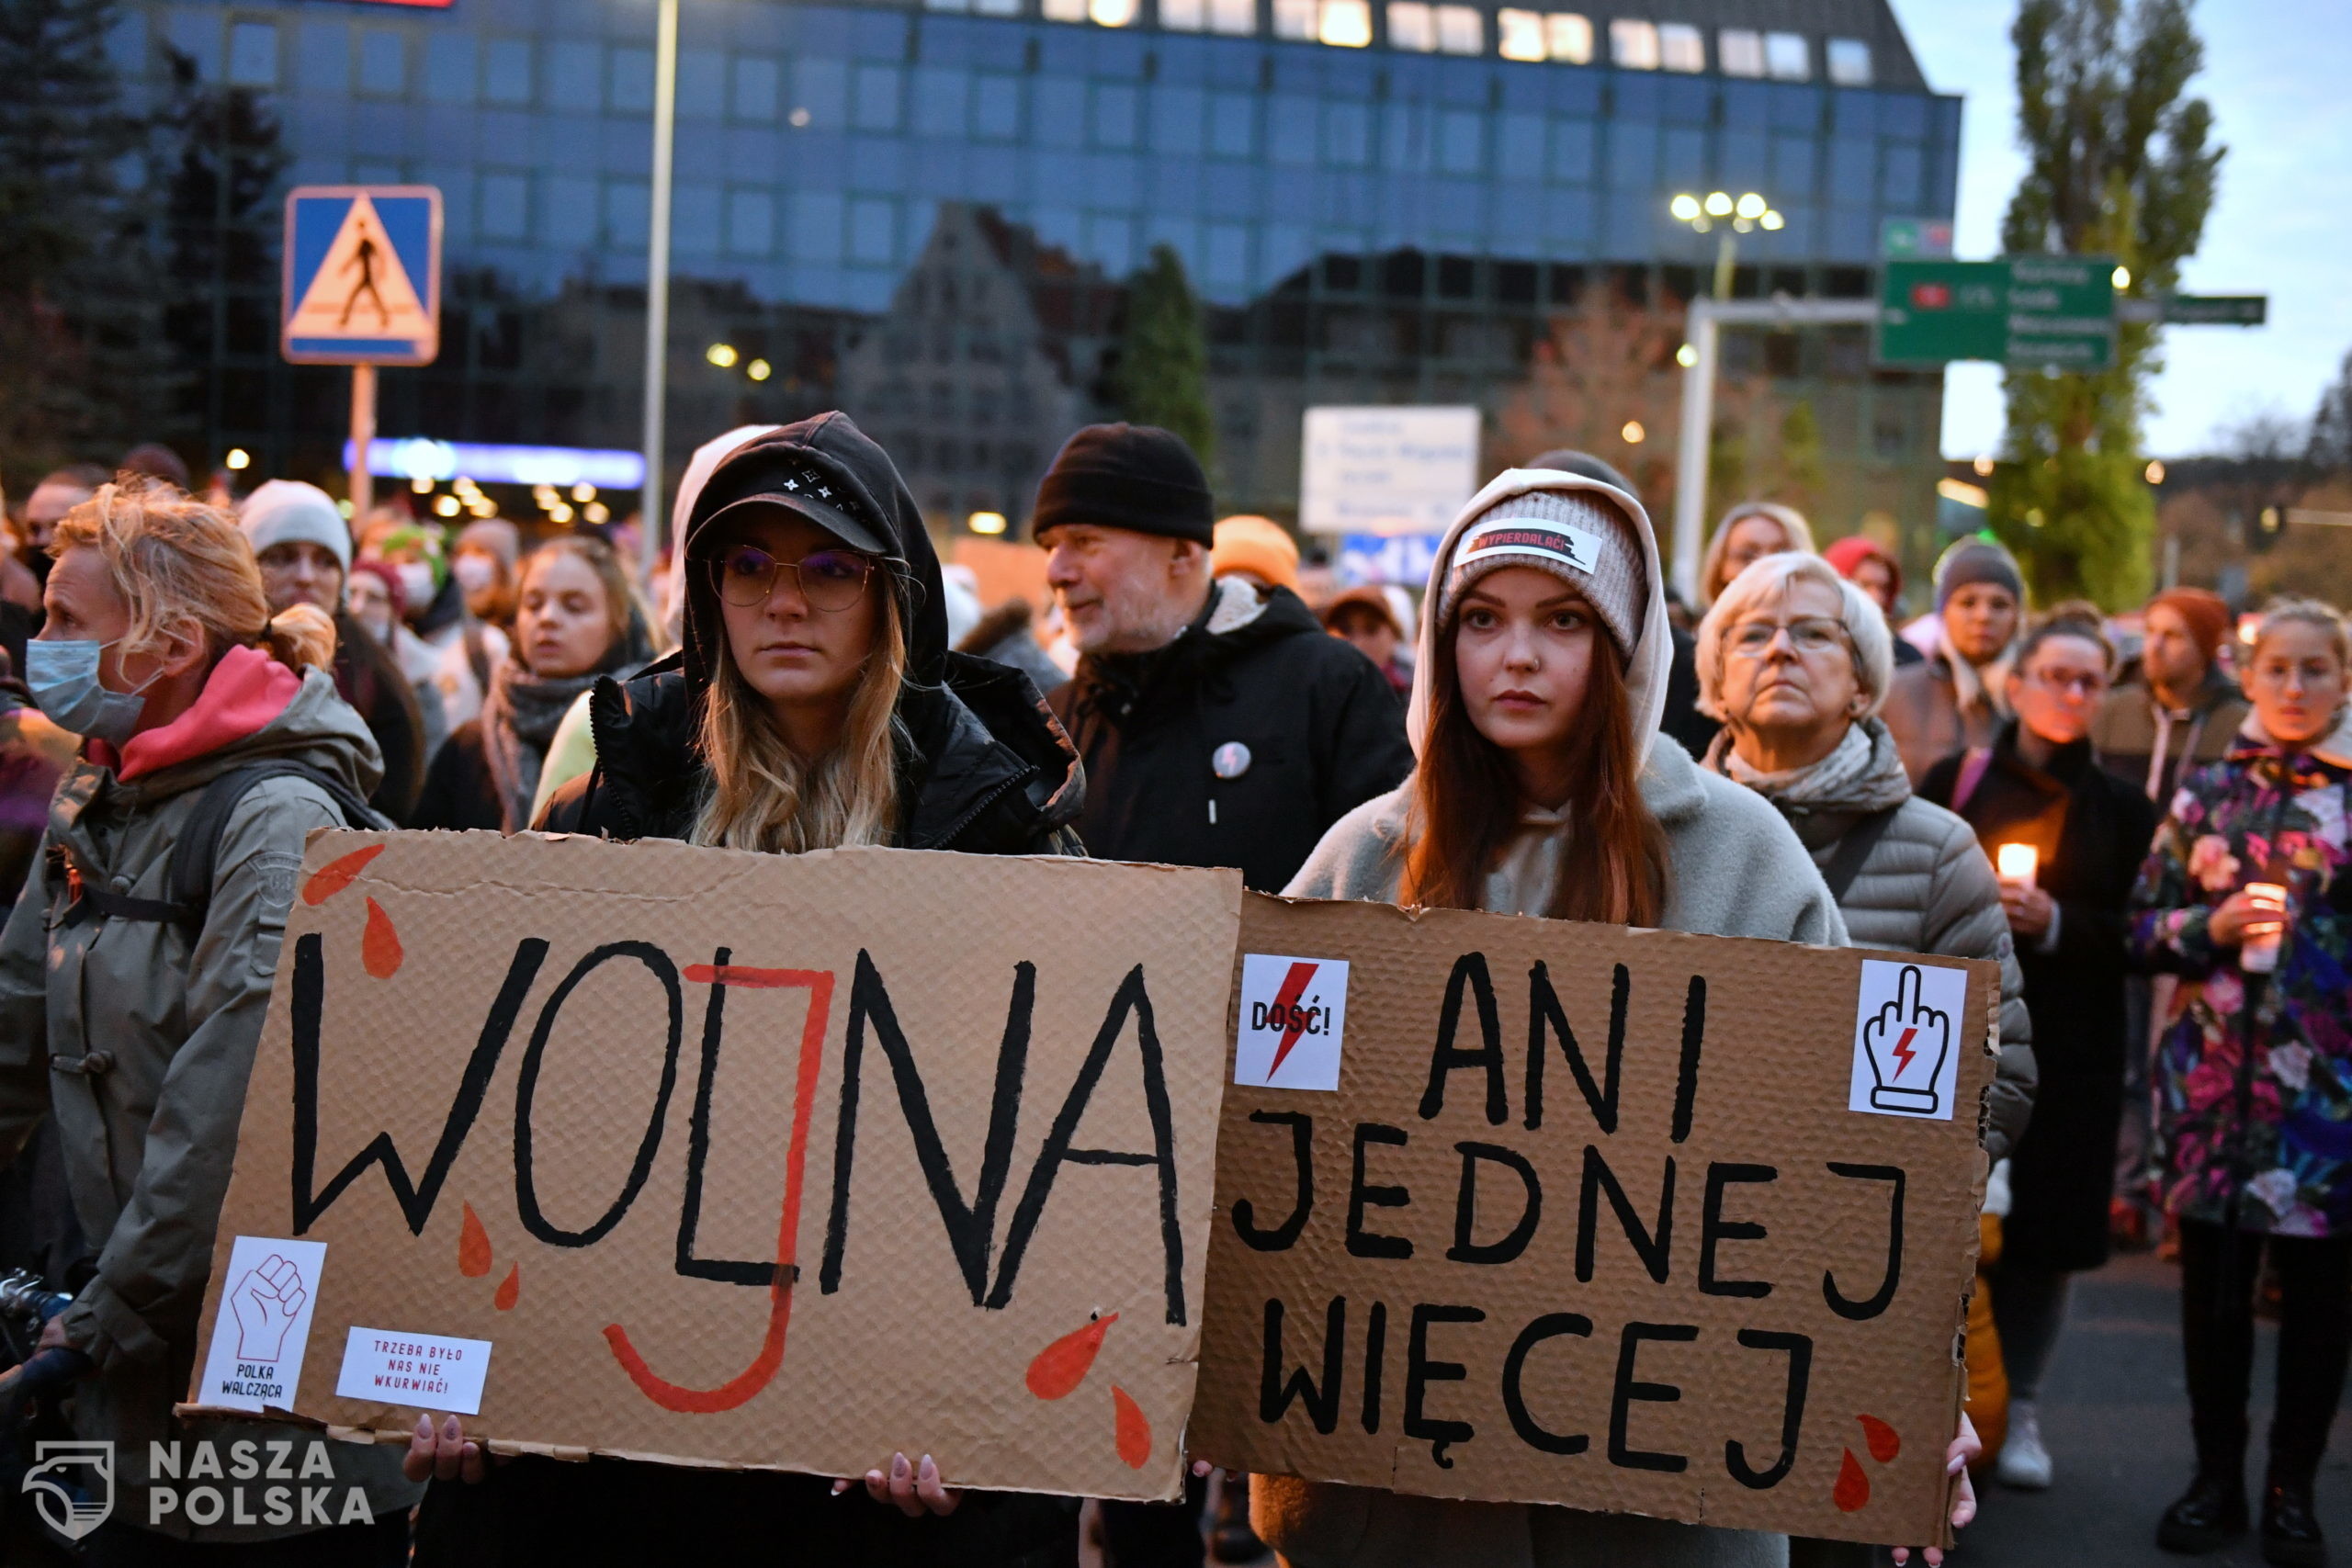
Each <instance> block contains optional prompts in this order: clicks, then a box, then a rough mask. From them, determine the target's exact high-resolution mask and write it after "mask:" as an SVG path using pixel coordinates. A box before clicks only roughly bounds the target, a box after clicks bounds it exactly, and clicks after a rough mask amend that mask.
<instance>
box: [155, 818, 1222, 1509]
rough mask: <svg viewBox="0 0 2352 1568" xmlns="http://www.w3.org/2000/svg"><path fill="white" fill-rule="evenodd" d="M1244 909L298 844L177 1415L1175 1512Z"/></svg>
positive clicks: (531, 846) (640, 861)
mask: <svg viewBox="0 0 2352 1568" xmlns="http://www.w3.org/2000/svg"><path fill="white" fill-rule="evenodd" d="M1240 896H1241V884H1240V878H1239V875H1238V874H1236V873H1232V872H1219V871H1197V870H1175V869H1170V868H1163V867H1137V866H1118V865H1109V864H1103V863H1090V862H1084V861H1075V860H1048V859H1039V860H1002V859H986V858H980V857H972V856H964V855H950V854H940V853H917V852H905V851H894V850H852V851H843V852H832V853H819V854H809V855H798V856H777V855H762V854H745V853H734V852H724V851H716V850H696V849H689V848H687V847H685V846H684V845H676V844H666V843H654V842H648V843H640V844H633V845H627V846H615V845H607V844H603V843H599V842H595V841H592V840H584V839H543V838H539V837H537V836H524V837H518V838H515V839H503V838H501V837H499V836H497V835H494V834H483V833H474V834H465V835H453V834H422V833H392V834H380V833H348V832H331V833H323V834H319V835H315V836H313V838H312V840H311V845H310V852H309V855H308V858H307V861H306V863H305V867H304V875H303V882H302V888H301V897H299V898H298V899H297V900H296V903H295V906H294V909H293V912H292V915H291V917H290V919H289V920H288V926H287V932H286V945H285V949H284V953H283V956H282V958H281V960H280V963H279V968H278V975H277V990H276V993H275V995H274V996H273V997H272V998H271V1004H270V1013H269V1019H268V1022H267V1024H266V1028H265V1030H264V1032H263V1036H262V1043H261V1047H260V1052H259V1055H258V1057H257V1059H256V1062H255V1065H254V1076H253V1080H252V1088H251V1091H250V1093H249V1095H248V1097H247V1100H246V1109H245V1116H244V1122H243V1131H242V1134H241V1137H240V1143H239V1145H238V1150H237V1158H236V1164H235V1170H234V1174H233V1177H232V1181H231V1184H230V1190H229V1196H228V1201H227V1203H226V1206H225V1207H224V1209H223V1211H222V1216H221V1222H220V1233H219V1235H218V1237H217V1240H216V1243H215V1247H214V1254H213V1257H214V1269H213V1279H212V1284H211V1287H210V1293H209V1300H208V1302H207V1303H206V1318H205V1322H206V1328H205V1339H204V1344H205V1345H206V1347H207V1348H208V1350H209V1351H218V1352H219V1354H218V1355H214V1356H210V1357H209V1358H208V1359H207V1361H206V1362H205V1363H204V1364H205V1365H206V1366H207V1368H208V1371H207V1372H206V1373H204V1374H199V1377H198V1382H197V1385H196V1387H195V1388H194V1389H193V1390H192V1392H191V1400H190V1403H191V1404H195V1405H198V1406H208V1405H209V1406H213V1407H219V1406H221V1405H224V1404H231V1403H249V1402H250V1398H251V1395H252V1394H253V1393H254V1391H257V1390H264V1389H269V1388H272V1387H273V1386H274V1384H273V1382H272V1380H273V1378H282V1379H286V1380H287V1381H289V1382H292V1385H293V1386H294V1387H295V1389H296V1391H297V1392H296V1393H295V1395H294V1397H293V1399H292V1402H291V1411H292V1413H293V1414H295V1415H298V1416H302V1417H307V1418H311V1419H314V1420H317V1421H321V1422H323V1423H326V1424H328V1425H330V1426H333V1427H345V1428H356V1429H362V1430H373V1431H375V1432H377V1433H379V1434H380V1435H384V1436H386V1437H390V1436H392V1435H395V1434H404V1433H405V1431H406V1430H407V1429H408V1428H410V1427H413V1425H414V1423H415V1420H416V1416H417V1414H418V1411H419V1410H420V1409H431V1410H435V1411H442V1410H450V1409H460V1408H467V1407H469V1405H470V1404H472V1403H473V1402H476V1401H478V1402H479V1405H480V1413H479V1415H478V1416H469V1427H470V1428H471V1429H473V1430H476V1431H478V1432H480V1433H481V1434H482V1435H484V1436H486V1437H487V1438H489V1439H490V1440H491V1443H492V1448H493V1449H494V1450H538V1451H552V1452H559V1453H584V1452H588V1451H594V1452H601V1453H610V1454H619V1455H626V1456H633V1457H640V1458H660V1459H665V1460H671V1461H684V1462H694V1463H704V1464H718V1465H739V1466H741V1465H758V1466H765V1467H774V1468H779V1469H786V1470H797V1471H804V1472H814V1473H818V1474H826V1475H854V1474H861V1473H863V1472H865V1470H866V1469H868V1468H869V1467H871V1466H873V1465H874V1464H876V1463H877V1462H881V1461H887V1459H888V1455H889V1454H890V1453H891V1452H892V1451H893V1450H904V1451H906V1452H908V1453H910V1454H912V1453H930V1454H933V1455H934V1456H935V1457H936V1458H937V1460H938V1461H939V1465H940V1468H941V1471H942V1472H943V1473H944V1474H945V1475H946V1476H947V1477H948V1478H949V1479H950V1481H951V1482H953V1483H959V1484H966V1485H973V1486H980V1487H994V1488H1008V1489H1019V1490H1031V1491H1046V1492H1065V1493H1076V1494H1084V1495H1101V1496H1110V1497H1133V1498H1158V1497H1173V1496H1175V1495H1178V1493H1179V1492H1180V1490H1181V1488H1182V1475H1183V1456H1182V1453H1181V1451H1180V1444H1181V1442H1182V1434H1183V1430H1184V1426H1185V1422H1186V1418H1187V1416H1188V1413H1189V1412H1190V1410H1191V1407H1192V1401H1193V1382H1194V1374H1195V1367H1196V1361H1197V1355H1198V1347H1199V1335H1200V1324H1201V1306H1202V1288H1203V1287H1202V1281H1203V1273H1204V1266H1205V1262H1206V1256H1207V1229H1208V1224H1209V1218H1210V1213H1211V1201H1212V1197H1213V1191H1214V1188H1213V1180H1212V1166H1213V1162H1214V1157H1215V1145H1216V1131H1217V1104H1218V1096H1219V1094H1220V1091H1221V1083H1222V1078H1223V1070H1224V1066H1225V1060H1226V1058H1225V1039H1226V1022H1227V1001H1228V996H1229V991H1230V987H1231V984H1232V976H1233V963H1234V944H1235V932H1236V931H1237V927H1238V906H1239V900H1240ZM850 1054H854V1055H855V1057H856V1063H857V1066H856V1070H855V1072H854V1076H852V1075H850V1074H849V1073H848V1072H847V1071H846V1069H845V1061H846V1060H847V1059H848V1056H849V1055H850ZM779 1195H781V1198H780V1196H779ZM240 1238H243V1240H241V1239H240ZM283 1242H295V1243H300V1244H323V1252H322V1253H318V1252H316V1251H313V1250H305V1249H303V1248H301V1247H297V1248H294V1249H289V1248H288V1247H284V1246H282V1245H277V1244H279V1243H283ZM241 1248H242V1251H241V1250H240V1249H241ZM236 1258H244V1259H245V1260H246V1261H247V1263H248V1265H249V1266H248V1267H246V1268H243V1269H232V1267H231V1265H232V1260H233V1259H236ZM779 1260H781V1261H782V1268H781V1271H780V1272H779V1267H778V1265H779ZM224 1296H226V1297H228V1298H229V1300H228V1301H227V1303H226V1305H225V1308H224V1302H223V1298H224ZM303 1314H307V1315H303ZM297 1316H300V1317H301V1319H302V1321H301V1324H300V1328H301V1333H300V1334H296V1333H294V1332H293V1331H292V1326H291V1325H292V1320H293V1319H294V1318H295V1317H297ZM361 1331H364V1332H361ZM305 1341H307V1351H308V1353H307V1356H304V1355H303V1349H304V1343H305ZM215 1361H220V1362H223V1363H224V1364H225V1365H226V1367H227V1369H228V1370H227V1371H225V1372H223V1373H222V1377H221V1380H220V1390H217V1391H209V1384H208V1378H209V1373H210V1371H211V1370H212V1363H213V1362H215ZM370 1390H377V1391H382V1392H381V1394H380V1396H370V1395H369V1394H368V1392H367V1391H370ZM346 1391H356V1392H346ZM208 1393H210V1396H209V1397H208ZM241 1395H243V1398H241V1397H240V1396H241ZM267 1403H271V1404H275V1403H276V1401H268V1402H267Z"/></svg>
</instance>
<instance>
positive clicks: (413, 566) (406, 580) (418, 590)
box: [393, 560, 435, 614]
mask: <svg viewBox="0 0 2352 1568" xmlns="http://www.w3.org/2000/svg"><path fill="white" fill-rule="evenodd" d="M393 570H396V571H398V572H399V573H400V574H401V597H402V598H403V599H406V600H407V601H408V602H409V604H411V605H413V606H414V608H415V609H416V610H417V611H418V613H420V614H422V613H423V611H424V607H425V606H426V605H427V604H432V603H433V593H434V588H435V584H434V581H433V569H432V568H431V567H429V566H427V565H426V564H425V563H424V562H423V561H421V560H413V561H405V562H403V563H401V565H400V566H398V567H395V568H394V569H393Z"/></svg>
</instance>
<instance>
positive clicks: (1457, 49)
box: [1437, 6, 1487, 54]
mask: <svg viewBox="0 0 2352 1568" xmlns="http://www.w3.org/2000/svg"><path fill="white" fill-rule="evenodd" d="M1437 47H1438V50H1439V51H1440V52H1441V53H1444V54H1484V53H1486V52H1487V18H1486V14H1485V13H1484V12H1482V11H1480V10H1478V9H1477V8H1476V6H1439V7H1438V8H1437Z"/></svg>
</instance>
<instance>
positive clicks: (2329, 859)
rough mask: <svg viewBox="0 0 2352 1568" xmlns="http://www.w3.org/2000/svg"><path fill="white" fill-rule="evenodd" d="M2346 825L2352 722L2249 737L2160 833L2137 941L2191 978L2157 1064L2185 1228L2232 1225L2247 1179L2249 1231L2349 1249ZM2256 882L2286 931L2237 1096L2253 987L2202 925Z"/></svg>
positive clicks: (2351, 883)
mask: <svg viewBox="0 0 2352 1568" xmlns="http://www.w3.org/2000/svg"><path fill="white" fill-rule="evenodd" d="M2347 815H2352V716H2347V717H2346V720H2345V721H2344V722H2343V723H2342V724H2340V725H2339V726H2338V728H2336V730H2335V734H2333V735H2331V736H2329V737H2328V738H2327V739H2325V740H2324V741H2322V742H2321V743H2320V744H2319V746H2317V747H2316V748H2314V749H2312V750H2282V749H2281V748H2279V747H2278V746H2276V745H2274V744H2270V743H2268V742H2267V740H2265V739H2263V738H2261V736H2260V732H2259V730H2258V728H2256V727H2255V726H2254V725H2253V724H2251V723H2249V726H2248V732H2247V733H2244V734H2241V736H2240V738H2239V739H2238V741H2237V742H2236V744H2235V745H2233V747H2232V749H2231V751H2230V754H2229V756H2228V758H2227V759H2226V760H2225V761H2221V762H2216V763H2214V764H2212V765H2211V766H2209V767H2204V768H2199V769H2198V770H2197V771H2196V772H2194V773H2190V774H2189V775H2188V777H2187V778H2186V779H2185V780H2184V781H2183V782H2182V784H2181V787H2180V790H2179V792H2178V793H2177V795H2174V797H2173V801H2172V807H2171V812H2170V815H2169V816H2167V817H2166V818H2165V822H2164V825H2163V826H2162V827H2161V828H2159V829H2157V830H2156V839H2155V843H2154V847H2153V848H2152V849H2151V851H2150V852H2149V855H2148V861H2147V863H2146V864H2145V865H2144V866H2143V867H2142V868H2141V872H2140V881H2139V885H2138V886H2137V887H2135V888H2134V889H2133V891H2132V898H2131V903H2132V909H2133V915H2134V918H2133V921H2132V933H2131V940H2132V945H2133V947H2134V949H2135V951H2136V952H2137V953H2138V956H2139V957H2140V959H2141V960H2142V961H2143V963H2144V964H2147V965H2149V966H2150V967H2152V968H2154V969H2159V970H2169V971H2172V972H2175V973H2177V974H2178V975H2179V976H2180V985H2179V987H2178V988H2177V990H2176V991H2175V992H2174V995H2173V1002H2172V1009H2171V1011H2170V1013H2169V1014H2168V1015H2167V1017H2166V1019H2165V1030H2164V1035H2163V1040H2162V1043H2161V1045H2160V1047H2159V1050H2158V1056H2157V1063H2156V1075H2157V1092H2158V1094H2159V1096H2160V1100H2159V1102H2158V1120H2159V1123H2160V1132H2161V1136H2162V1138H2163V1141H2164V1145H2165V1195H2164V1196H2165V1209H2166V1210H2167V1211H2168V1212H2169V1213H2173V1214H2175V1215H2177V1216H2183V1217H2186V1218H2188V1219H2193V1220H2201V1221H2205V1222H2207V1223H2210V1224H2222V1223H2224V1222H2225V1220H2226V1217H2227V1213H2228V1206H2229V1199H2230V1190H2231V1187H2232V1185H2233V1181H2232V1174H2233V1167H2235V1168H2237V1170H2238V1172H2239V1174H2240V1177H2241V1179H2243V1181H2244V1183H2245V1189H2244V1193H2243V1195H2242V1196H2241V1198H2240V1199H2239V1202H2238V1224H2239V1225H2240V1226H2241V1227H2243V1228H2245V1229H2248V1230H2258V1231H2274V1232H2276V1233H2278V1234H2279V1235H2308V1236H2325V1235H2352V846H2347V839H2346V817H2347ZM2250 882H2275V883H2278V884H2281V885H2283V886H2285V887H2286V888H2287V908H2288V930H2287V933H2286V937H2285V940H2284V942H2283V945H2282V946H2281V949H2280V952H2279V956H2278V970H2277V972H2276V974H2274V975H2273V976H2271V978H2270V984H2269V986H2268V987H2267V990H2266V992H2265V994H2264V996H2263V997H2262V999H2261V1002H2260V1005H2259V1009H2258V1011H2257V1014H2256V1018H2255V1020H2254V1026H2253V1029H2252V1030H2251V1034H2252V1037H2253V1041H2254V1051H2255V1055H2254V1059H2253V1062H2252V1072H2251V1074H2250V1077H2249V1078H2248V1080H2247V1081H2246V1083H2245V1084H2244V1085H2243V1086H2242V1085H2241V1081H2240V1074H2241V1070H2242V1068H2243V1067H2244V1066H2245V1064H2246V1055H2245V1053H2246V1051H2247V1049H2248V1039H2247V1036H2248V1034H2249V1031H2248V1029H2247V1020H2246V1016H2245V999H2246V982H2245V972H2244V971H2243V970H2242V969H2241V968H2240V967H2239V964H2238V952H2237V950H2236V949H2234V948H2220V947H2216V946H2215V945H2214V943H2213V942H2212V940H2211V936H2210V935H2209V934H2208V931H2207V922H2208V921H2209V920H2210V919H2211V914H2212V910H2213V908H2214V907H2215V906H2216V905H2218V904H2220V903H2221V902H2222V900H2223V899H2225V898H2227V897H2229V896H2230V895H2231V894H2233V893H2234V892H2236V891H2237V890H2238V889H2239V888H2241V887H2243V886H2245V885H2246V884H2248V883H2250ZM2242 1095H2243V1096H2244V1100H2243V1101H2242V1100H2241V1096H2242ZM2241 1103H2244V1104H2245V1106H2246V1108H2247V1112H2246V1115H2245V1119H2244V1122H2243V1124H2242V1123H2241V1119H2240V1113H2239V1106H2240V1104H2241ZM2242 1126H2243V1131H2242V1132H2241V1128H2242Z"/></svg>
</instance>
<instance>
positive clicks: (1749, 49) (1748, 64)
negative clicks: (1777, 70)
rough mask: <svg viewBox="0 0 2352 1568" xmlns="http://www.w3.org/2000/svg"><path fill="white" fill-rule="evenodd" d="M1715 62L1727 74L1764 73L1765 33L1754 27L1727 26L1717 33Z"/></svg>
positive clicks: (1758, 74) (1747, 74)
mask: <svg viewBox="0 0 2352 1568" xmlns="http://www.w3.org/2000/svg"><path fill="white" fill-rule="evenodd" d="M1715 64H1716V66H1717V67H1718V68H1719V69H1720V70H1721V71H1722V72H1723V73H1724V75H1726V76H1761V75H1763V74H1764V35H1763V34H1762V33H1759V32H1758V31H1756V30H1755V29H1754V28H1724V30H1723V31H1721V32H1719V33H1717V34H1716V35H1715Z"/></svg>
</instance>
